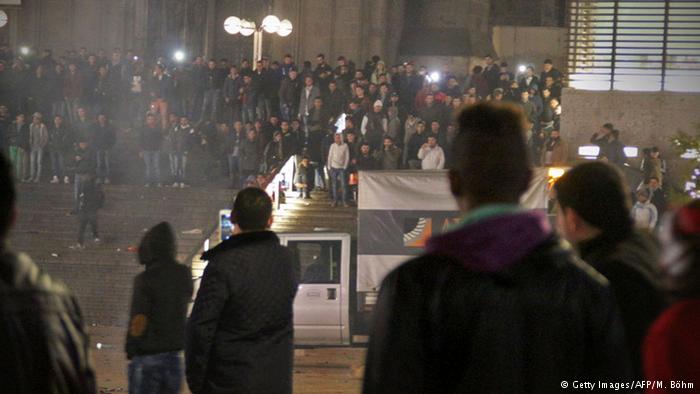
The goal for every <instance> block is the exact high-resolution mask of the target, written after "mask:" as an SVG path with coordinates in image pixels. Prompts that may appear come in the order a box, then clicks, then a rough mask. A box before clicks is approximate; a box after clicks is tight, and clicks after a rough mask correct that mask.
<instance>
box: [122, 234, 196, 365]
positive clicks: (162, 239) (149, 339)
mask: <svg viewBox="0 0 700 394" xmlns="http://www.w3.org/2000/svg"><path fill="white" fill-rule="evenodd" d="M176 250H177V247H176V244H175V234H174V233H173V229H172V227H170V225H169V224H168V223H166V222H162V223H160V224H158V225H156V226H155V227H153V228H152V229H150V230H149V231H148V232H147V233H146V235H144V237H143V239H142V240H141V244H140V245H139V252H138V258H139V263H141V264H143V265H145V266H146V270H145V271H144V272H142V273H140V274H138V275H137V276H136V278H135V279H134V293H133V295H132V298H131V312H130V315H129V330H128V332H127V336H126V355H127V358H128V359H132V358H133V357H135V356H145V355H151V354H159V353H166V352H174V351H180V350H183V349H184V348H185V321H186V318H187V306H188V304H189V302H190V301H191V300H192V273H191V271H190V270H189V268H188V267H187V266H185V265H182V264H179V263H178V262H177V260H176V259H175V256H176Z"/></svg>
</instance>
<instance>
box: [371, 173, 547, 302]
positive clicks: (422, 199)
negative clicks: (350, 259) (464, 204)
mask: <svg viewBox="0 0 700 394" xmlns="http://www.w3.org/2000/svg"><path fill="white" fill-rule="evenodd" d="M548 181H549V179H548V170H547V168H536V169H534V171H533V179H532V182H531V183H530V187H529V189H528V190H527V191H526V192H525V193H524V194H523V196H522V198H521V204H522V206H523V207H525V208H527V209H539V210H546V208H547V194H548V191H547V183H548ZM358 210H359V212H358V217H359V223H358V242H359V243H358V251H359V253H360V254H358V259H357V291H360V292H366V291H377V290H378V289H379V286H380V284H381V282H382V280H383V279H384V277H385V276H386V275H387V274H388V273H389V272H390V271H391V270H392V269H394V268H395V267H397V266H399V265H400V264H401V263H402V262H404V261H407V260H409V259H411V258H413V257H415V256H416V254H417V253H420V250H421V249H420V248H421V246H418V247H417V248H416V246H414V245H411V242H406V237H407V236H409V235H411V233H409V234H404V232H405V231H406V224H405V222H400V220H401V219H403V220H405V219H406V216H407V213H406V211H416V212H415V214H416V215H418V216H419V218H417V219H421V218H429V217H431V216H435V215H431V214H430V212H441V213H442V215H445V212H455V214H456V215H457V216H458V215H459V213H458V212H456V211H457V210H458V209H457V204H456V203H455V200H454V197H453V196H452V193H451V192H450V187H449V181H448V177H447V171H444V170H437V171H422V170H418V171H405V170H403V171H368V172H360V182H359V200H358ZM410 214H411V212H409V213H408V215H409V216H410ZM437 216H440V214H437ZM411 218H412V217H411ZM419 221H420V220H419ZM424 221H425V222H428V221H430V223H431V226H430V230H429V231H428V233H429V234H431V235H435V234H438V233H439V229H440V228H444V226H443V225H442V222H439V223H438V222H435V220H434V219H433V220H430V219H426V220H424ZM443 221H444V218H443ZM421 230H424V229H423V228H421ZM371 232H378V233H371ZM380 241H381V242H380ZM402 242H403V243H402ZM397 243H398V244H397ZM406 248H410V249H409V250H407V249H406ZM362 251H365V252H364V254H363V252H362ZM396 252H413V253H414V255H410V254H396Z"/></svg>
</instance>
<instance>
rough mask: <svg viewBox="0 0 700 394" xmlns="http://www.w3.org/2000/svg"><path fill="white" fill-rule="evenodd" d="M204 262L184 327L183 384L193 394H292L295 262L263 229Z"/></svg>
mask: <svg viewBox="0 0 700 394" xmlns="http://www.w3.org/2000/svg"><path fill="white" fill-rule="evenodd" d="M202 259H203V260H206V261H209V264H208V265H207V268H206V269H205V270H204V276H203V278H202V285H201V287H200V289H199V293H198V294H197V299H196V300H195V304H194V308H193V310H192V315H191V316H190V320H189V322H188V323H187V349H186V363H187V383H188V384H189V387H190V390H192V392H193V393H194V394H200V393H276V394H284V393H291V392H292V364H293V361H294V347H293V338H294V326H293V302H294V296H295V294H296V291H297V283H298V264H297V263H295V261H296V260H295V259H294V258H293V255H292V253H291V252H290V251H289V250H288V249H287V248H286V247H284V246H281V245H280V243H279V239H278V238H277V236H276V235H275V234H274V233H273V232H270V231H259V232H251V233H243V234H239V235H234V236H233V237H231V238H229V239H228V240H226V241H224V242H222V243H221V244H220V245H219V246H217V247H216V248H214V249H212V250H210V251H208V252H206V253H205V254H204V255H202Z"/></svg>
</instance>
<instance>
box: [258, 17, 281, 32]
mask: <svg viewBox="0 0 700 394" xmlns="http://www.w3.org/2000/svg"><path fill="white" fill-rule="evenodd" d="M262 28H263V29H264V30H265V31H266V32H268V33H277V31H278V30H279V28H280V19H279V18H278V17H276V16H274V15H268V16H266V17H265V19H263V21H262Z"/></svg>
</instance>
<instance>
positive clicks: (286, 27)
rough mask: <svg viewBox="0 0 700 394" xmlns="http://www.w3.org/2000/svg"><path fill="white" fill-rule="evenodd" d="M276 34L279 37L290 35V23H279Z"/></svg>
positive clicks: (283, 21) (285, 21)
mask: <svg viewBox="0 0 700 394" xmlns="http://www.w3.org/2000/svg"><path fill="white" fill-rule="evenodd" d="M277 34H278V35H279V36H280V37H287V36H288V35H290V34H292V22H290V21H289V19H284V20H282V22H280V28H279V30H277Z"/></svg>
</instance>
